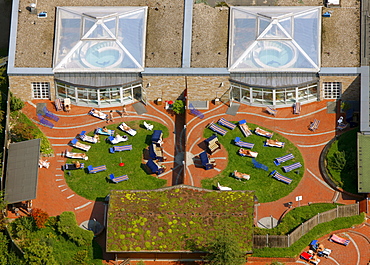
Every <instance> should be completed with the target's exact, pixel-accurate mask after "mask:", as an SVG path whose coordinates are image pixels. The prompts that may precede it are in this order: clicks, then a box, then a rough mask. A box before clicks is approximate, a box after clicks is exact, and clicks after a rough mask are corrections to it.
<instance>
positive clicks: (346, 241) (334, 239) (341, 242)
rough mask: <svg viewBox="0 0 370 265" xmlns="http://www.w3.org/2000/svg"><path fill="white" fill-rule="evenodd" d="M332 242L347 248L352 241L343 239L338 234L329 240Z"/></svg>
mask: <svg viewBox="0 0 370 265" xmlns="http://www.w3.org/2000/svg"><path fill="white" fill-rule="evenodd" d="M329 240H330V241H331V242H335V243H338V244H342V245H345V246H347V245H348V244H349V243H350V242H351V241H350V240H348V239H345V238H343V237H340V236H337V235H336V234H332V236H331V237H330V238H329Z"/></svg>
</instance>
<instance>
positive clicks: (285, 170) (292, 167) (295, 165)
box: [283, 162, 302, 173]
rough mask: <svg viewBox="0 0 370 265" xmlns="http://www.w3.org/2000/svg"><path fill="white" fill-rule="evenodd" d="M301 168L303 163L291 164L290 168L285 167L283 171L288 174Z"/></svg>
mask: <svg viewBox="0 0 370 265" xmlns="http://www.w3.org/2000/svg"><path fill="white" fill-rule="evenodd" d="M301 166H302V165H301V163H299V162H297V163H294V164H291V165H289V166H285V167H283V170H284V172H285V173H286V172H289V171H292V170H294V169H297V168H300V167H301Z"/></svg>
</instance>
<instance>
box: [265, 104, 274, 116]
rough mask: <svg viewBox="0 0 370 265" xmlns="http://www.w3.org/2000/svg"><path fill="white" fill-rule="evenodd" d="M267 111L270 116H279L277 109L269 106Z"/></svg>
mask: <svg viewBox="0 0 370 265" xmlns="http://www.w3.org/2000/svg"><path fill="white" fill-rule="evenodd" d="M266 111H267V112H268V113H269V114H271V115H274V116H276V114H277V110H276V109H274V108H272V107H270V106H267V107H266Z"/></svg>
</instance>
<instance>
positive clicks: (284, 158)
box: [274, 154, 294, 166]
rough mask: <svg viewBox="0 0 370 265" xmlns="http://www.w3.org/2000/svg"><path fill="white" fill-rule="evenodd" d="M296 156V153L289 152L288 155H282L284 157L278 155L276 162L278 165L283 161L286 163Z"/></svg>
mask: <svg viewBox="0 0 370 265" xmlns="http://www.w3.org/2000/svg"><path fill="white" fill-rule="evenodd" d="M293 158H294V155H293V154H288V155H285V156H282V157H278V158H275V160H274V164H275V165H276V166H279V165H280V164H281V163H284V162H286V161H288V160H291V159H293Z"/></svg>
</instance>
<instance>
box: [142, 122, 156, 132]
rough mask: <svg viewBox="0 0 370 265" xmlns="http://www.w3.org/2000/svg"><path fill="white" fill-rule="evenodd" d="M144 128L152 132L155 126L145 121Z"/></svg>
mask: <svg viewBox="0 0 370 265" xmlns="http://www.w3.org/2000/svg"><path fill="white" fill-rule="evenodd" d="M144 126H145V128H146V129H147V130H148V131H151V130H153V128H154V125H153V124H149V123H147V122H146V121H144Z"/></svg>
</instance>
